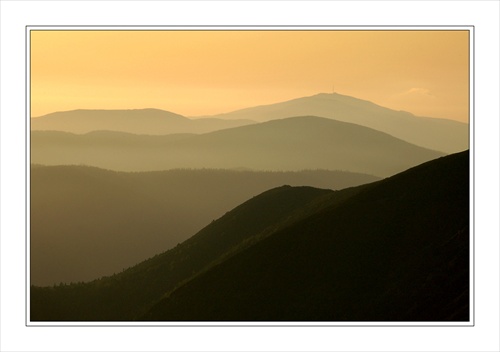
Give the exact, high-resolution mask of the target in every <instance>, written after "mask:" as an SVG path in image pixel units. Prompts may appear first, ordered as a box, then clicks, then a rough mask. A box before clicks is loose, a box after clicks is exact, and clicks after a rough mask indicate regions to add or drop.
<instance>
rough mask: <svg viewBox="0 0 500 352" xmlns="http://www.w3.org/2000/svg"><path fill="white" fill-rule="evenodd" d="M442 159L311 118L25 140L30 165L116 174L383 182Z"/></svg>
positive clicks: (37, 134)
mask: <svg viewBox="0 0 500 352" xmlns="http://www.w3.org/2000/svg"><path fill="white" fill-rule="evenodd" d="M442 155H443V153H440V152H436V151H433V150H429V149H425V148H421V147H418V146H415V145H412V144H410V143H407V142H405V141H403V140H400V139H397V138H395V137H393V136H391V135H388V134H386V133H383V132H379V131H376V130H374V129H371V128H367V127H363V126H360V125H356V124H352V123H346V122H340V121H336V120H332V119H327V118H321V117H315V116H301V117H290V118H286V119H280V120H272V121H268V122H263V123H259V124H252V125H248V126H241V127H235V128H229V129H224V130H219V131H215V132H210V133H205V134H200V135H192V134H188V135H166V136H150V135H132V134H125V133H119V132H104V131H101V132H91V133H88V134H84V135H75V134H70V133H66V132H55V131H33V132H31V162H32V163H35V164H44V165H60V164H66V165H67V164H76V165H78V164H83V165H90V166H96V167H100V168H106V169H111V170H120V171H152V170H165V169H176V168H225V169H234V168H239V167H246V168H250V169H254V170H265V171H268V170H272V171H297V170H303V169H328V170H345V171H350V172H357V173H365V174H372V175H375V176H379V177H385V176H389V175H393V174H395V173H397V172H400V171H403V170H405V169H407V168H409V167H411V166H414V165H417V164H419V163H422V162H424V161H428V160H431V159H434V158H437V157H439V156H442Z"/></svg>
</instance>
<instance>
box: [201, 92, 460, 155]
mask: <svg viewBox="0 0 500 352" xmlns="http://www.w3.org/2000/svg"><path fill="white" fill-rule="evenodd" d="M302 115H304V116H307V115H313V116H320V117H328V118H332V119H335V120H338V121H344V122H350V123H355V124H359V125H362V126H366V127H370V128H373V129H376V130H379V131H382V132H385V133H388V134H390V135H392V136H394V137H397V138H400V139H402V140H405V141H407V142H409V143H413V144H416V145H418V146H422V147H425V148H429V149H433V150H438V151H442V152H445V153H456V152H459V151H462V150H465V149H468V148H469V126H468V124H465V123H461V122H457V121H453V120H447V119H438V118H430V117H419V116H415V115H413V114H411V113H409V112H405V111H396V110H392V109H388V108H385V107H382V106H379V105H376V104H374V103H372V102H369V101H366V100H361V99H357V98H354V97H350V96H346V95H341V94H338V93H333V94H326V93H321V94H317V95H313V96H310V97H302V98H298V99H293V100H289V101H285V102H281V103H276V104H270V105H262V106H256V107H250V108H246V109H241V110H237V111H233V112H229V113H224V114H218V115H213V116H210V117H212V118H220V119H251V120H255V121H259V122H263V121H268V120H274V119H282V118H286V117H291V116H302Z"/></svg>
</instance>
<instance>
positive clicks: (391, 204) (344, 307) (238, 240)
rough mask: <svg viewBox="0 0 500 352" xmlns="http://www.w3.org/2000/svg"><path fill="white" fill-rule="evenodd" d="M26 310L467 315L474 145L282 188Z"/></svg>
mask: <svg viewBox="0 0 500 352" xmlns="http://www.w3.org/2000/svg"><path fill="white" fill-rule="evenodd" d="M30 309H31V310H30V311H31V320H32V321H44V320H45V321H53V320H61V321H68V320H70V321H71V320H72V321H79V320H133V319H138V320H147V321H364V322H366V321H467V320H469V153H468V151H465V152H462V153H458V154H453V155H450V156H446V157H442V158H438V159H436V160H433V161H430V162H427V163H424V164H422V165H419V166H417V167H414V168H412V169H409V170H407V171H405V172H402V173H400V174H397V175H395V176H393V177H390V178H387V179H384V180H381V181H377V182H374V183H370V184H367V185H363V186H359V187H355V188H348V189H344V190H341V191H328V190H318V189H313V188H310V187H280V188H276V189H273V190H270V191H267V192H265V193H263V194H261V195H259V196H257V197H254V198H252V199H250V200H249V201H247V202H245V203H243V204H242V205H240V206H238V207H237V208H235V209H234V210H232V211H231V212H228V213H227V214H226V215H224V216H223V217H221V218H220V219H218V220H217V221H215V222H213V223H211V224H209V225H208V226H207V227H205V228H204V229H203V230H201V231H200V232H199V233H198V234H196V235H195V236H193V237H192V238H190V239H189V240H187V241H185V242H183V243H182V244H180V245H179V246H177V247H176V248H173V249H171V250H170V251H167V252H165V253H163V254H161V255H158V256H155V257H153V258H151V259H149V260H147V261H145V262H142V263H140V264H138V265H137V266H135V267H132V268H130V269H129V270H126V271H124V272H123V273H120V274H117V275H114V276H111V277H109V278H103V279H101V280H96V281H94V282H92V283H88V284H80V285H68V286H61V287H52V288H49V287H46V288H40V287H32V288H31V307H30Z"/></svg>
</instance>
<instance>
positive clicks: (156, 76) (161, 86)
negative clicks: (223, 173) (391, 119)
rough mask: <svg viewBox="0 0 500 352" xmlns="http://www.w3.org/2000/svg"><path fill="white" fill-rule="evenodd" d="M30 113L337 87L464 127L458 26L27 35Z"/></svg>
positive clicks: (165, 105)
mask: <svg viewBox="0 0 500 352" xmlns="http://www.w3.org/2000/svg"><path fill="white" fill-rule="evenodd" d="M30 49H31V60H30V61H31V116H32V117H39V116H43V115H46V114H49V113H52V112H57V111H68V110H76V109H105V110H116V109H143V108H156V109H161V110H166V111H170V112H174V113H176V114H180V115H183V116H186V117H197V116H208V115H214V114H221V113H227V112H231V111H234V110H239V109H244V108H248V107H252V106H259V105H267V104H273V103H277V102H281V101H287V100H291V99H296V98H299V97H305V96H312V95H316V94H319V93H332V92H336V93H339V94H342V95H348V96H353V97H356V98H360V99H363V100H368V101H371V102H373V103H375V104H377V105H381V106H384V107H387V108H390V109H394V110H403V111H408V112H411V113H412V114H414V115H417V116H426V117H435V118H445V119H451V120H457V121H460V122H468V115H469V104H468V103H469V38H468V31H463V30H462V31H460V30H457V31H401V30H399V31H397V30H396V31H388V30H382V31H348V30H343V31H342V30H338V31H334V30H331V31H234V30H232V31H231V30H229V31H206V30H200V31H168V30H167V31H43V30H37V31H31V48H30Z"/></svg>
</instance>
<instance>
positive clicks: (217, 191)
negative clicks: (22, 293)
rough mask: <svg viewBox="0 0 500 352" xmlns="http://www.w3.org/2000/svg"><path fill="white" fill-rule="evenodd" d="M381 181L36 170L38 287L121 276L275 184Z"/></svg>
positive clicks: (318, 173) (34, 273)
mask: <svg viewBox="0 0 500 352" xmlns="http://www.w3.org/2000/svg"><path fill="white" fill-rule="evenodd" d="M377 179H378V178H376V177H373V176H369V175H363V174H355V173H349V172H340V171H327V170H309V171H300V172H255V171H235V170H233V171H231V170H210V169H206V170H170V171H158V172H133V173H126V172H114V171H109V170H104V169H98V168H94V167H87V166H75V165H63V166H37V165H34V166H32V168H31V185H30V193H31V195H30V203H31V204H30V213H31V216H30V217H31V219H30V248H31V258H30V259H31V260H30V261H31V283H32V284H34V285H41V286H46V285H53V284H59V283H61V282H65V283H69V282H81V281H90V280H93V279H96V278H98V277H101V276H104V275H111V274H113V273H117V272H120V271H122V270H123V269H124V268H128V267H130V266H132V265H134V264H136V263H138V262H139V261H141V260H144V259H145V258H148V257H151V256H153V255H155V254H158V253H160V252H163V251H165V250H167V249H170V248H172V247H174V246H175V245H177V244H178V243H180V242H182V241H184V240H186V239H187V238H188V237H190V236H191V235H193V234H194V233H196V232H197V231H199V230H200V229H201V228H203V226H205V225H206V224H207V223H209V222H210V221H212V220H213V219H217V218H219V217H220V216H222V215H223V214H224V213H225V212H227V211H229V210H231V209H232V208H234V207H235V206H237V205H238V204H240V203H242V202H243V201H245V200H247V199H248V198H250V197H252V196H254V195H256V194H259V193H261V192H264V191H265V190H268V189H270V188H273V187H278V186H281V185H283V184H290V185H294V186H301V185H310V186H314V187H321V188H330V189H342V188H346V187H352V186H357V185H360V184H364V183H368V182H373V181H375V180H377ZM89 258H91V260H89ZM61 263H64V265H61Z"/></svg>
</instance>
